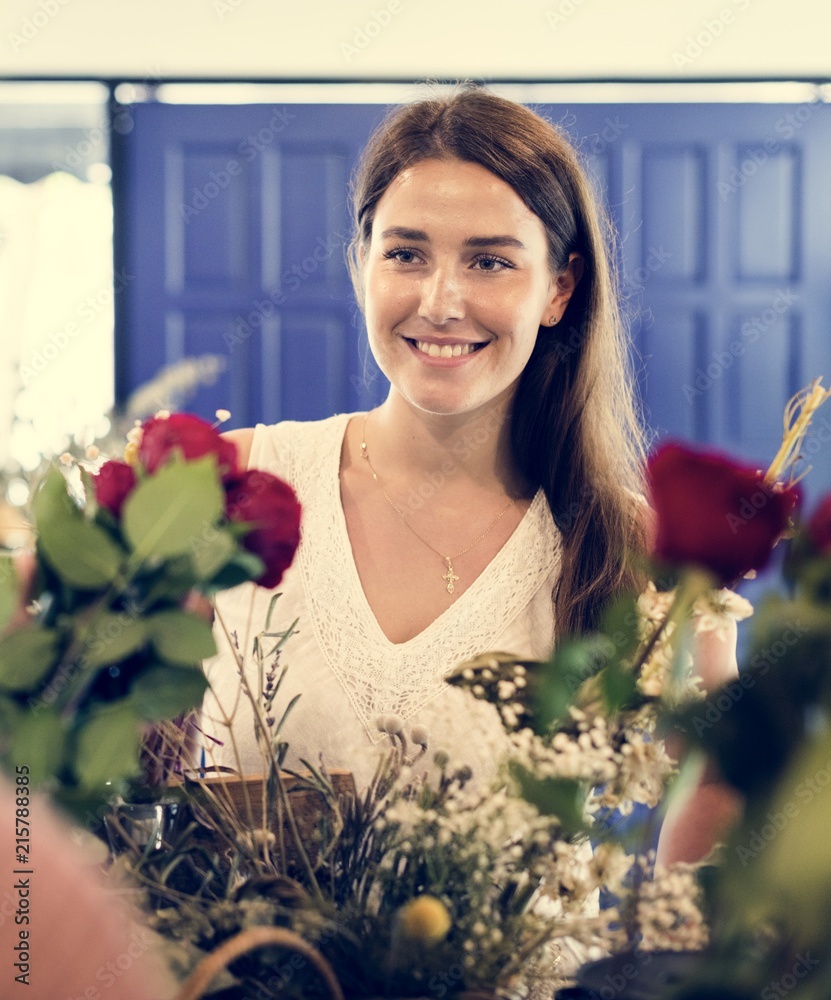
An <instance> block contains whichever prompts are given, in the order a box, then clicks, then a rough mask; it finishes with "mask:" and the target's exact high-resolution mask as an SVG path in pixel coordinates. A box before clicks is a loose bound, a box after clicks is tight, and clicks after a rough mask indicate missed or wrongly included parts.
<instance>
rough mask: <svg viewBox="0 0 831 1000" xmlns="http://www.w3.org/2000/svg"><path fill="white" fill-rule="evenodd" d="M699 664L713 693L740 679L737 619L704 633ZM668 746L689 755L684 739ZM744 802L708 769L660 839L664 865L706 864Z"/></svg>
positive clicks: (675, 808)
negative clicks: (700, 862)
mask: <svg viewBox="0 0 831 1000" xmlns="http://www.w3.org/2000/svg"><path fill="white" fill-rule="evenodd" d="M693 660H694V663H695V667H694V669H695V673H696V674H697V675H698V677H699V678H700V679H701V682H702V685H703V687H704V689H705V690H706V691H708V692H710V691H714V690H715V689H716V688H719V687H721V686H722V685H723V684H726V683H728V682H729V681H731V680H734V679H735V678H736V677H738V676H739V671H738V665H737V663H736V622H735V620H734V619H732V618H725V619H723V621H722V627H720V628H718V629H712V630H709V631H706V632H700V633H699V634H698V635H697V636H696V641H695V647H694V650H693ZM667 742H668V747H667V749H668V750H669V753H670V754H671V755H672V756H673V757H675V758H676V759H679V758H680V757H683V753H684V746H683V744H682V743H681V742H680V741H679V740H669V741H667ZM742 804H743V803H742V798H741V796H740V795H739V793H738V792H737V791H736V790H735V789H734V788H732V787H731V786H729V785H727V784H726V783H725V782H724V781H723V780H721V779H720V777H719V775H718V774H717V772H716V771H715V768H714V767H712V766H711V765H708V766H707V767H706V768H705V769H704V771H703V772H702V774H701V775H700V776H699V778H698V780H697V781H696V783H695V784H694V785H693V787H692V788H691V789H690V791H689V792H688V793H687V794H686V795H685V796H683V797H681V798H676V799H675V800H674V801H673V802H672V804H671V805H670V808H669V809H668V811H667V815H666V817H665V818H664V823H663V826H662V827H661V836H660V839H659V841H658V856H657V861H658V863H659V864H662V865H668V864H671V863H672V862H675V861H689V862H694V861H701V860H702V859H703V858H705V857H706V856H707V855H708V854H709V853H710V851H711V850H712V849H713V847H714V846H715V845H716V844H718V843H719V842H721V841H723V840H724V839H725V837H726V835H727V833H728V832H729V831H730V829H731V827H732V826H733V824H734V823H735V822H736V820H737V819H738V818H739V815H740V814H741V810H742Z"/></svg>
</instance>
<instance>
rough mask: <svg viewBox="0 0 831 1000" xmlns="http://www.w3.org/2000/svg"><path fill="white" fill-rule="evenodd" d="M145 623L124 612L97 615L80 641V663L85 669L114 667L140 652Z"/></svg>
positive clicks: (145, 633) (144, 639)
mask: <svg viewBox="0 0 831 1000" xmlns="http://www.w3.org/2000/svg"><path fill="white" fill-rule="evenodd" d="M146 639H147V623H146V621H144V620H143V619H142V618H139V617H137V616H136V615H130V614H128V613H127V612H126V611H119V612H113V611H99V612H98V614H97V615H96V616H95V618H94V619H93V621H92V624H91V626H90V627H89V629H88V631H87V632H86V634H85V636H84V637H83V643H84V660H85V664H86V666H87V667H89V668H94V667H102V666H105V665H106V664H109V663H118V662H119V661H121V660H124V659H126V658H127V657H128V656H132V654H133V653H135V652H136V651H137V650H139V649H141V647H142V646H143V645H144V643H145V641H146Z"/></svg>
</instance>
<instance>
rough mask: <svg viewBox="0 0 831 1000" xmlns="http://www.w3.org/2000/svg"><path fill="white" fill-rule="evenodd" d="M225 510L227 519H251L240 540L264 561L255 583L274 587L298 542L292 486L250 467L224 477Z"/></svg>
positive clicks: (288, 564)
mask: <svg viewBox="0 0 831 1000" xmlns="http://www.w3.org/2000/svg"><path fill="white" fill-rule="evenodd" d="M225 498H226V500H225V513H226V514H227V516H228V518H229V519H230V520H231V521H237V522H240V521H241V522H252V523H253V524H254V527H253V528H252V530H251V531H249V532H248V534H247V535H246V536H245V538H244V539H243V540H242V544H243V546H244V547H245V548H246V549H248V551H249V552H253V553H254V555H256V556H259V557H260V559H262V561H263V562H264V563H265V567H266V568H265V572H264V573H263V575H262V576H261V577H260V578H259V579H258V580H255V581H254V582H255V583H258V584H259V585H260V586H261V587H276V586H277V584H278V583H279V582H280V580H282V578H283V573H284V572H285V571H286V570H287V569H288V568H289V566H290V565H291V561H292V559H293V558H294V553H295V551H296V550H297V546H298V545H299V544H300V504H299V503H298V502H297V497H296V496H295V493H294V490H293V489H292V488H291V486H289V485H288V483H284V482H283V480H282V479H278V478H277V477H276V476H272V475H271V473H269V472H262V471H261V470H259V469H250V470H249V471H247V472H242V473H239V474H238V475H236V476H233V477H232V478H230V479H228V480H226V483H225Z"/></svg>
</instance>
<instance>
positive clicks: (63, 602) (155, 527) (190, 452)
mask: <svg viewBox="0 0 831 1000" xmlns="http://www.w3.org/2000/svg"><path fill="white" fill-rule="evenodd" d="M130 438H131V440H130V442H129V443H128V446H127V451H126V453H125V458H126V461H115V460H113V461H107V462H105V463H104V464H103V465H101V467H100V468H99V469H98V470H97V472H96V473H95V474H92V473H91V472H90V471H89V470H87V469H85V468H83V467H80V468H78V469H76V470H73V471H74V472H75V477H74V478H75V482H74V484H72V482H71V478H70V477H68V476H65V475H64V474H63V472H62V471H61V469H60V468H59V467H58V466H53V467H52V468H50V470H49V471H48V473H47V474H46V476H45V478H44V480H43V482H42V483H41V484H40V487H39V489H38V490H37V492H36V495H35V497H34V500H33V512H34V518H35V521H36V528H37V549H36V573H35V579H34V581H33V590H34V609H35V613H34V614H33V615H31V616H30V617H29V618H28V620H27V621H26V622H24V623H23V624H22V625H20V627H16V628H14V629H12V630H10V631H8V633H7V634H6V635H5V636H4V637H3V638H2V640H0V719H2V726H1V727H0V734H2V735H0V759H1V760H2V762H3V764H4V766H6V767H7V768H11V769H12V770H13V769H14V767H15V766H23V765H25V766H26V767H28V769H29V772H28V773H29V774H30V777H31V782H32V784H33V786H36V785H43V784H46V785H48V786H49V787H50V788H51V789H52V790H53V792H54V793H55V794H56V795H57V796H58V797H60V798H61V799H62V800H63V802H64V803H65V804H67V805H69V806H75V807H79V808H81V807H84V806H88V805H89V804H90V803H92V802H98V801H100V800H101V799H102V798H104V797H111V796H112V795H113V794H114V793H115V792H117V791H119V789H120V787H122V786H123V784H124V782H125V781H126V780H127V779H130V778H135V777H138V776H139V775H140V773H141V766H140V748H141V741H142V735H143V734H144V733H146V731H147V727H148V726H151V725H152V724H154V723H157V722H160V721H162V720H169V719H171V718H173V717H175V716H178V715H180V714H182V713H184V712H187V711H189V710H190V709H192V708H194V707H196V706H198V705H199V703H200V701H201V698H202V694H203V692H204V690H205V686H206V682H205V678H204V675H203V673H202V671H201V669H200V666H199V663H200V661H201V660H202V659H203V658H204V657H206V656H210V655H211V654H212V653H213V652H214V651H215V645H214V640H213V637H212V633H211V627H210V625H209V624H208V623H207V622H206V621H205V620H204V618H203V617H200V615H198V614H197V613H195V612H194V611H191V610H189V607H188V598H189V595H191V594H193V592H201V593H204V594H207V595H210V594H212V593H214V592H216V591H217V590H221V589H223V588H226V587H231V586H234V585H236V584H239V583H241V582H244V581H247V580H253V581H255V582H257V583H259V584H261V585H263V586H266V587H272V586H274V585H276V583H277V582H279V580H280V578H281V575H282V573H283V571H284V570H285V568H286V567H287V566H288V565H289V564H290V562H291V560H292V557H293V555H294V551H295V549H296V547H297V544H298V541H299V516H300V510H299V506H298V504H297V500H296V498H295V496H294V493H293V491H292V490H291V488H290V487H289V486H288V485H287V484H285V483H283V482H282V481H281V480H278V479H276V478H275V477H274V476H271V475H269V474H267V473H264V472H258V471H244V470H241V469H239V468H238V467H237V461H236V448H235V446H234V445H233V444H231V443H230V442H229V441H227V440H225V439H223V438H222V437H221V436H220V434H219V433H218V432H217V430H216V429H215V427H213V426H211V425H210V424H208V423H206V422H205V421H203V420H201V419H200V418H198V417H195V416H191V415H188V414H173V415H170V414H167V413H161V414H159V415H157V416H156V417H153V418H151V419H149V420H147V421H146V422H145V423H144V424H143V425H140V426H137V427H136V428H135V429H134V431H133V432H132V433H131V435H130ZM18 601H19V595H18V594H17V592H16V584H15V574H14V572H13V567H12V565H11V561H10V559H9V558H8V557H5V558H4V559H3V562H2V570H1V571H0V629H2V627H3V626H5V625H6V623H7V622H8V620H9V619H10V618H11V616H12V614H13V613H14V608H15V606H16V604H17V602H18Z"/></svg>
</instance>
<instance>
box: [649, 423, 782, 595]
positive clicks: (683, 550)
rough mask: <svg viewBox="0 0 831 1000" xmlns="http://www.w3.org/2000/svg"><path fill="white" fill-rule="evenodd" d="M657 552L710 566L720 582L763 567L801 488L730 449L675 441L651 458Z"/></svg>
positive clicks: (678, 560) (665, 558) (665, 557)
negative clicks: (769, 475)
mask: <svg viewBox="0 0 831 1000" xmlns="http://www.w3.org/2000/svg"><path fill="white" fill-rule="evenodd" d="M647 472H648V479H649V487H650V493H651V502H652V506H653V508H654V510H655V514H656V518H657V537H656V540H655V546H654V555H655V556H656V558H658V559H659V560H661V561H663V562H667V563H693V564H695V565H698V566H703V567H704V568H705V569H709V570H710V571H711V572H712V573H714V574H715V575H716V577H717V578H718V582H719V583H720V584H722V585H723V584H728V583H731V582H733V581H735V580H736V579H738V578H739V577H741V576H744V574H745V573H748V572H749V571H750V570H754V569H762V568H763V567H764V566H765V565H766V564H767V562H768V559H769V558H770V554H771V552H772V550H773V547H774V545H775V544H776V542H777V541H778V540H779V538H780V536H781V535H782V533H783V532H784V531H785V529H786V528H787V525H788V518H789V516H790V515H791V513H792V512H793V510H794V509H795V507H796V506H797V504H798V503H799V499H800V495H799V491H798V490H797V489H796V488H794V487H786V486H781V485H779V484H776V485H773V486H771V485H769V484H767V483H765V481H764V477H763V475H762V473H761V472H759V471H758V470H756V469H752V468H749V467H747V466H744V465H740V464H739V463H737V462H735V461H733V460H732V459H730V458H728V457H727V456H726V455H722V454H720V453H718V452H715V451H707V450H703V449H699V450H693V449H692V448H689V447H687V446H685V445H682V444H677V443H674V442H670V443H668V444H664V445H663V446H661V447H660V448H659V449H658V450H657V451H656V452H655V453H654V454H653V455H652V456H651V458H650V460H649V464H648V469H647Z"/></svg>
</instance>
